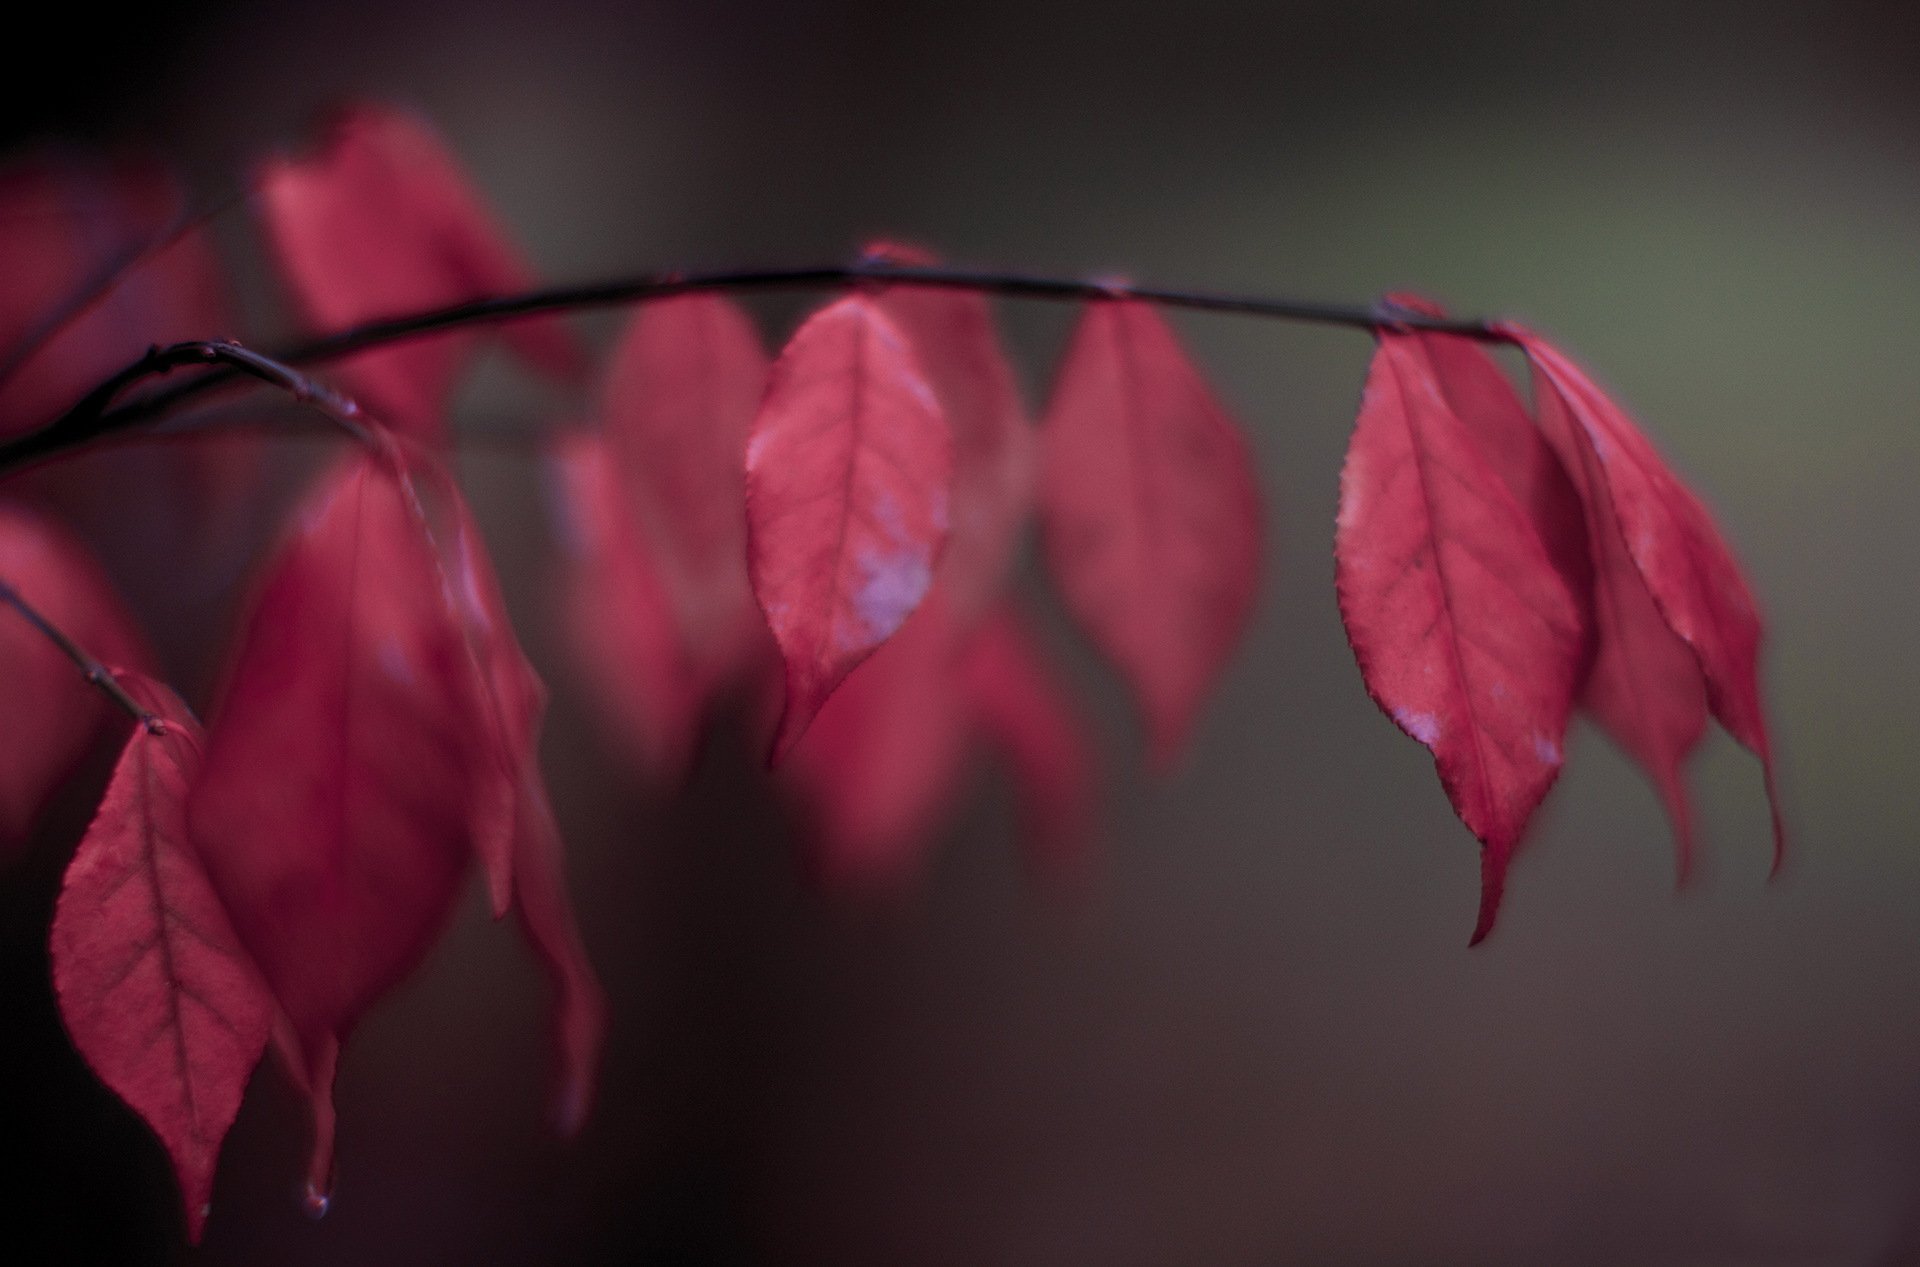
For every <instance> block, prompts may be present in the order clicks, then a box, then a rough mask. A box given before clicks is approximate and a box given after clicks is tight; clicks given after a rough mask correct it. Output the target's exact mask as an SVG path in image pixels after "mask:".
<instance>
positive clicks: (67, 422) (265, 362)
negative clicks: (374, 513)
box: [0, 340, 372, 471]
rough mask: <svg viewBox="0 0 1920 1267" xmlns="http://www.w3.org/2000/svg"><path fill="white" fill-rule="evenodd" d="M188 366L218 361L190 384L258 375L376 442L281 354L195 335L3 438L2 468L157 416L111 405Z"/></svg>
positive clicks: (171, 395) (351, 408)
mask: <svg viewBox="0 0 1920 1267" xmlns="http://www.w3.org/2000/svg"><path fill="white" fill-rule="evenodd" d="M188 366H217V367H220V368H218V369H214V370H212V371H211V372H209V373H207V374H203V375H201V376H199V377H198V378H195V379H193V380H191V381H190V382H189V383H188V384H187V386H188V387H189V388H204V387H205V386H211V385H215V384H217V383H223V382H230V381H232V380H233V379H235V378H239V377H247V378H255V379H258V380H259V381H261V382H263V383H267V384H270V385H271V386H274V387H278V388H280V389H281V390H282V391H284V392H286V393H287V394H288V395H290V396H292V397H293V398H294V399H295V400H297V401H299V402H301V403H302V404H305V405H308V406H311V407H312V408H313V409H315V410H316V411H318V412H319V413H320V414H322V415H323V416H325V417H326V418H327V419H328V420H329V421H331V422H332V423H333V424H334V425H335V426H338V427H339V428H341V429H342V430H344V431H346V432H347V433H348V434H349V435H351V436H352V437H353V438H354V439H355V440H357V441H359V442H361V443H362V444H367V443H371V442H372V433H371V432H370V431H369V430H368V428H367V426H366V424H365V422H364V421H363V420H362V414H361V411H360V406H359V405H357V404H355V403H354V402H353V401H352V400H350V399H348V398H347V397H345V396H342V395H341V394H340V393H338V392H336V391H334V390H333V389H332V388H330V387H328V386H326V385H325V384H324V383H321V382H318V381H316V380H315V379H312V378H309V377H308V376H307V375H305V374H302V373H301V372H300V371H299V370H297V369H294V368H293V367H292V366H291V365H289V364H287V363H286V362H285V361H283V360H281V359H279V358H277V357H272V356H267V355H265V354H264V353H260V352H255V351H252V350H251V349H248V348H244V347H242V346H240V345H239V344H238V343H232V342H228V341H225V340H211V341H196V342H191V343H175V344H170V345H169V346H166V347H153V348H149V349H147V354H146V355H145V356H143V357H141V358H140V359H139V360H137V361H135V362H134V363H133V364H131V365H129V366H127V367H126V368H125V369H123V370H121V371H120V372H119V373H117V374H114V375H113V376H112V377H110V378H108V379H106V380H105V381H103V382H102V383H101V384H100V385H99V386H98V387H95V388H94V389H93V390H92V391H90V392H88V393H87V394H86V395H85V396H83V397H81V398H80V401H79V403H78V404H76V405H74V406H73V408H71V409H69V410H67V412H66V413H64V414H62V415H61V416H60V418H59V419H57V420H56V421H54V422H53V423H52V424H50V425H48V426H46V427H42V428H41V429H40V430H38V431H32V432H29V433H27V434H26V435H24V436H21V437H20V438H18V439H17V440H13V441H10V442H8V443H6V444H0V471H6V470H11V469H14V468H16V467H20V466H26V465H29V464H31V463H34V462H37V461H40V460H42V459H44V458H48V457H52V456H53V455H54V454H56V453H62V452H65V451H66V450H68V449H72V448H77V447H79V446H80V445H84V444H87V443H89V442H90V441H93V440H97V439H100V438H101V437H103V436H107V435H111V434H113V433H115V432H119V431H122V430H125V429H126V428H127V427H129V426H132V425H134V424H135V423H136V422H145V421H147V420H149V419H151V418H157V417H159V416H160V415H161V414H162V413H164V412H165V410H164V409H150V408H147V407H146V406H147V403H148V402H145V401H141V402H136V403H134V404H132V405H124V406H120V407H118V408H115V407H114V406H113V402H114V401H115V400H116V399H117V398H119V396H120V395H121V394H122V393H124V392H126V391H129V390H131V389H132V388H133V387H135V386H137V385H138V384H139V383H141V382H142V381H144V380H145V379H149V378H157V377H160V376H162V375H165V374H170V373H172V372H173V371H175V370H177V369H180V368H183V367H188ZM198 394H199V393H198V392H197V391H195V392H181V391H173V392H163V393H160V395H159V396H157V397H155V399H156V400H157V399H160V398H163V397H164V398H167V399H168V401H169V403H173V402H176V401H180V400H185V399H187V398H188V396H190V395H198Z"/></svg>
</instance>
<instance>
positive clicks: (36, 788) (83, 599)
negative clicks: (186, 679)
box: [0, 502, 148, 860]
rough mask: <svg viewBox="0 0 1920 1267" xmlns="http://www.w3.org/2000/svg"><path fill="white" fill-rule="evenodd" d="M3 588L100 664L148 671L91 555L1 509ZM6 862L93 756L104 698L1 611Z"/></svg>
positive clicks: (1, 846)
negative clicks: (87, 755) (70, 776)
mask: <svg viewBox="0 0 1920 1267" xmlns="http://www.w3.org/2000/svg"><path fill="white" fill-rule="evenodd" d="M0 581H5V582H6V583H7V584H9V585H11V586H12V587H13V588H14V590H15V591H17V592H18V593H19V595H20V596H21V597H22V598H23V599H25V600H26V602H27V603H28V604H29V605H30V606H32V607H33V608H34V609H35V610H36V611H38V612H39V613H40V614H41V615H42V616H45V617H46V618H47V619H48V620H49V621H51V622H52V623H53V624H54V625H55V626H56V627H57V628H59V629H61V630H63V631H65V633H66V634H67V636H68V637H70V638H72V639H73V640H74V641H75V642H77V643H79V644H80V646H81V647H83V648H85V649H86V651H87V652H88V653H89V654H91V655H93V656H94V657H95V658H97V659H100V660H103V661H105V662H107V663H109V664H125V665H143V664H146V663H147V662H148V655H147V652H146V650H145V647H144V643H143V640H142V638H141V637H140V635H139V632H138V631H137V630H136V629H135V627H134V624H133V620H132V618H131V617H130V616H128V615H127V613H126V610H125V609H124V608H123V607H122V606H121V604H120V600H119V598H118V597H117V596H116V595H115V594H114V591H113V586H112V584H111V583H110V582H109V581H108V580H107V577H106V575H105V574H104V573H103V572H102V571H101V570H100V567H99V565H98V564H96V563H95V562H94V561H93V559H92V558H91V557H90V556H89V555H88V554H87V551H86V548H85V547H84V546H82V545H81V544H80V543H79V542H78V541H76V540H74V539H73V538H72V537H70V536H68V535H67V533H66V532H65V531H63V530H62V529H60V528H58V527H57V526H55V525H54V524H53V523H52V522H51V521H49V520H46V519H42V518H40V517H39V516H37V515H33V514H30V513H28V512H27V511H25V510H21V509H17V508H15V507H12V506H8V505H7V504H5V503H4V502H0ZM0 700H4V701H5V705H4V709H5V716H6V725H5V727H4V729H3V730H0V860H4V859H6V858H7V857H9V856H10V855H11V854H12V852H13V851H14V850H15V849H17V848H18V847H19V846H20V844H21V843H22V842H23V841H24V840H25V838H26V836H27V833H28V831H29V830H30V829H31V827H32V826H33V820H34V818H35V817H36V816H37V815H38V813H39V811H40V808H41V807H42V805H44V804H45V802H46V799H47V797H48V796H49V795H50V794H51V793H52V792H53V790H54V788H55V787H56V786H58V785H59V783H60V781H61V780H62V779H63V778H64V777H65V776H66V774H67V771H68V770H69V769H71V768H72V766H73V764H74V762H76V761H78V760H79V759H80V757H81V755H82V754H83V753H84V752H85V751H86V748H87V744H88V741H89V740H90V739H91V738H92V737H93V734H94V731H95V728H96V727H97V726H99V724H100V720H101V718H102V716H103V706H104V705H105V698H104V697H103V696H102V695H100V693H99V692H98V691H96V690H94V689H93V688H92V687H91V686H89V685H88V684H87V683H86V681H85V679H83V678H82V677H81V675H80V674H79V672H78V671H77V670H75V668H74V667H73V665H72V664H71V663H70V662H69V661H68V660H67V659H66V657H65V656H63V655H62V654H61V653H60V650H59V648H57V647H55V646H54V645H53V644H52V643H51V642H49V641H48V640H47V639H46V637H45V636H44V635H42V634H41V633H40V631H39V630H37V629H35V628H33V627H32V626H31V625H29V624H28V623H27V622H26V621H25V620H23V619H21V618H20V617H19V615H18V614H17V613H16V612H14V611H13V610H12V609H11V608H5V609H0Z"/></svg>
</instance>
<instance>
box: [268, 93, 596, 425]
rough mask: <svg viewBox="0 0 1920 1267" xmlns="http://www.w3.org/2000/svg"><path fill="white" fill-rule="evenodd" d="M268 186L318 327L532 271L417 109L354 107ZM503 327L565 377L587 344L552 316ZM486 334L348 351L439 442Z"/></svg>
mask: <svg viewBox="0 0 1920 1267" xmlns="http://www.w3.org/2000/svg"><path fill="white" fill-rule="evenodd" d="M256 187H257V190H258V206H259V213H260V218H261V224H262V227H263V228H264V230H265V232H266V236H267V239H268V243H269V245H270V246H271V247H272V250H273V254H274V258H275V260H276V262H277V264H278V265H279V268H280V271H281V273H282V275H283V276H284V278H285V280H286V283H287V286H288V288H289V290H290V291H291V292H292V297H293V299H294V302H295V304H296V305H297V306H298V308H299V309H300V311H301V314H302V315H303V316H304V318H305V320H306V322H307V324H308V325H309V326H311V327H312V328H313V329H314V330H315V331H317V332H322V333H324V332H329V331H335V330H340V329H344V328H346V327H349V326H353V325H358V324H360V323H362V322H366V321H372V320H375V319H378V318H382V317H395V316H401V315H405V314H407V313H411V312H415V311H419V310H421V309H426V308H434V307H440V306H442V305H447V304H455V303H462V302H465V301H467V300H471V299H480V298H485V297H487V296H490V295H500V294H508V293H512V292H514V291H519V290H525V289H527V288H528V287H529V286H531V285H532V283H533V271H532V269H531V268H529V267H528V266H527V264H526V262H525V261H524V260H523V259H522V258H521V256H520V254H519V252H518V251H517V250H515V248H514V247H513V246H512V245H511V243H510V242H509V240H508V238H507V236H506V234H505V233H504V232H503V231H502V230H501V228H500V227H499V225H498V223H497V222H496V221H495V220H494V218H493V216H492V214H491V213H490V212H489V211H488V210H487V208H486V206H485V204H484V203H483V202H482V201H481V199H480V197H479V195H478V194H477V193H476V192H475V191H474V190H473V188H472V185H471V183H470V182H469V181H468V179H467V176H466V173H465V172H463V171H462V170H461V169H460V166H459V164H458V163H457V162H455V161H454V159H453V157H452V155H450V154H449V153H447V151H446V148H445V147H444V146H443V145H442V144H441V143H440V139H439V138H438V137H437V136H435V135H434V134H433V131H432V130H431V129H430V128H429V127H428V126H427V125H426V124H425V123H424V122H423V121H421V120H419V119H416V118H414V117H413V116H412V115H409V114H405V113H402V112H398V111H393V110H388V109H383V108H380V107H375V106H360V107H357V108H355V109H352V110H349V111H346V112H344V113H342V114H341V115H340V116H339V117H337V118H336V119H335V120H334V121H333V125H332V127H331V128H330V129H329V130H328V133H327V136H326V139H325V141H324V143H323V144H322V146H321V148H320V152H319V153H317V154H314V155H312V156H310V157H302V158H276V159H273V160H270V161H269V162H267V163H266V164H265V165H263V167H262V168H261V169H260V171H259V173H258V176H257V186H256ZM502 334H503V337H505V338H506V340H507V341H508V343H509V344H510V345H511V346H512V347H513V348H514V349H515V350H516V351H517V352H518V353H519V354H520V355H521V356H522V357H523V358H524V359H526V360H527V361H528V362H529V363H530V364H531V365H533V366H534V367H535V368H536V369H539V370H541V371H542V372H545V373H548V374H551V375H554V376H556V377H562V378H564V377H569V376H571V375H573V374H575V373H577V372H578V370H579V367H580V364H581V360H582V358H581V354H580V351H579V348H578V346H577V345H576V344H575V343H574V341H573V340H572V337H571V335H570V333H569V332H568V330H567V328H566V327H565V326H564V325H561V324H559V323H558V322H556V321H555V320H554V319H552V318H545V319H535V320H530V321H522V322H515V323H513V324H511V325H508V326H506V327H505V329H504V330H503V331H502ZM475 339H476V336H475V335H473V334H471V333H459V334H436V335H434V336H433V337H431V338H426V339H418V340H413V341H411V342H408V343H405V344H401V345H397V346H393V347H386V348H381V349H378V350H376V351H371V352H365V353H362V354H360V355H358V356H355V357H352V358H350V359H348V360H346V361H343V362H341V373H342V375H343V377H345V378H346V379H347V380H348V382H349V383H350V385H351V388H352V390H353V392H354V393H355V394H357V395H359V396H361V397H362V398H363V401H364V403H365V404H367V405H368V406H369V407H371V409H372V410H373V412H374V413H376V414H378V415H379V416H380V417H381V418H382V419H383V420H384V421H386V422H389V423H391V424H393V425H394V426H395V427H397V428H398V429H400V430H401V431H403V432H405V433H406V434H408V435H411V436H414V437H416V438H420V439H424V440H427V441H431V442H437V441H439V440H441V439H442V438H443V433H444V428H445V421H444V418H443V414H444V412H445V409H446V404H447V400H448V397H449V396H450V395H451V393H452V390H453V386H454V380H455V379H456V378H457V377H458V375H459V373H460V369H461V367H462V365H463V364H464V363H465V361H466V359H467V356H468V354H469V353H470V352H471V351H472V349H473V347H474V345H475Z"/></svg>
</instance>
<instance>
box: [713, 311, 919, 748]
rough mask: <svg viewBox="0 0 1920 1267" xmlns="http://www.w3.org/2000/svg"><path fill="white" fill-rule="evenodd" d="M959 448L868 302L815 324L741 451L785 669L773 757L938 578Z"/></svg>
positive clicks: (779, 373)
mask: <svg viewBox="0 0 1920 1267" xmlns="http://www.w3.org/2000/svg"><path fill="white" fill-rule="evenodd" d="M952 472H953V446H952V442H951V440H950V438H949V436H948V432H947V426H946V422H945V419H944V418H943V417H942V416H941V413H940V405H939V402H938V401H937V400H935V399H934V395H933V392H932V390H931V389H930V388H929V387H928V386H927V383H926V380H925V379H924V378H923V377H922V376H921V372H920V369H919V367H918V365H917V364H916V363H915V361H914V357H913V351H912V349H911V347H910V346H909V345H908V343H907V340H906V337H905V336H904V335H903V334H901V332H900V330H899V328H898V327H896V326H895V325H894V324H893V322H892V321H891V320H890V319H889V318H888V317H887V316H886V315H885V314H884V313H882V312H881V311H880V310H879V308H878V307H877V306H876V305H875V304H874V303H873V302H872V301H871V300H868V299H864V298H858V297H855V298H849V299H842V300H840V301H839V302H837V303H835V304H833V305H832V306H830V307H828V308H826V309H824V310H822V311H820V312H818V313H816V314H814V316H813V317H811V318H810V319H809V320H808V321H807V322H806V324H804V325H803V326H801V327H800V329H799V330H798V331H797V332H795V334H794V336H793V339H792V341H791V342H789V343H788V344H787V347H786V349H785V350H784V351H783V352H781V354H780V358H779V360H778V361H776V362H775V363H774V367H773V373H772V376H771V379H770V381H769V383H768V386H767V394H766V399H765V401H764V402H763V403H762V405H761V407H760V412H759V414H758V415H757V416H756V417H755V419H754V423H753V431H752V435H751V437H750V439H749V441H748V444H747V528H748V546H747V565H748V571H749V574H750V575H751V576H752V578H753V588H754V596H755V597H756V598H757V599H758V600H759V603H760V607H761V609H762V610H763V611H764V612H765V613H766V616H767V624H768V625H769V627H770V628H771V629H772V630H773V636H774V640H775V642H777V643H778V644H779V647H780V653H781V656H782V657H783V659H784V660H785V661H786V669H787V684H786V707H785V711H784V712H783V714H782V716H781V719H780V728H779V732H778V734H777V735H776V737H775V740H774V756H775V757H776V759H777V758H778V757H780V756H782V755H784V754H785V752H786V751H787V750H788V749H789V748H791V747H792V746H793V743H794V741H795V740H797V739H798V738H799V737H800V735H801V734H802V733H803V732H804V731H805V730H806V728H807V726H808V724H809V723H811V722H812V721H813V718H814V715H815V714H816V713H818V712H819V711H820V707H821V705H822V704H824V703H825V702H826V699H827V697H828V696H829V695H831V694H832V693H833V691H834V688H835V687H837V686H838V685H839V684H840V681H841V679H842V678H844V677H845V676H846V675H847V673H848V672H850V671H851V670H852V669H853V667H854V666H855V665H857V664H859V663H860V662H861V661H862V660H864V659H865V658H866V657H867V656H868V655H870V654H872V653H873V651H874V650H875V649H876V648H877V647H879V646H880V644H882V643H883V642H885V641H886V640H887V639H888V638H889V637H891V636H892V635H893V633H894V631H895V630H896V629H898V628H900V626H901V624H902V623H903V622H904V621H905V620H906V619H907V617H908V616H909V615H910V614H911V613H912V612H913V610H914V608H915V607H916V606H917V605H918V604H919V602H920V600H921V598H922V597H924V596H925V594H926V592H927V588H928V586H929V585H931V584H932V581H933V569H934V564H935V562H936V560H937V558H938V555H939V552H940V549H941V546H942V545H943V544H944V542H945V540H946V535H947V503H948V488H949V485H950V484H951V482H952Z"/></svg>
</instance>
